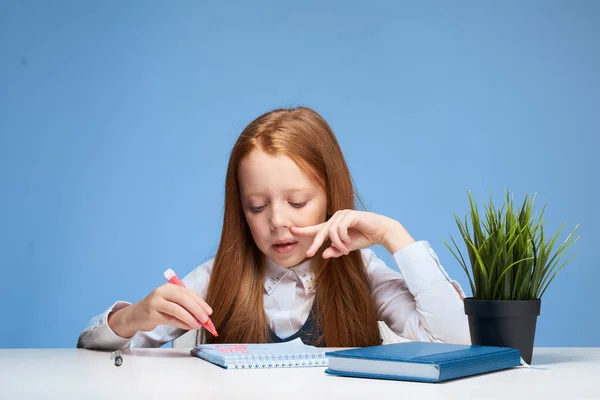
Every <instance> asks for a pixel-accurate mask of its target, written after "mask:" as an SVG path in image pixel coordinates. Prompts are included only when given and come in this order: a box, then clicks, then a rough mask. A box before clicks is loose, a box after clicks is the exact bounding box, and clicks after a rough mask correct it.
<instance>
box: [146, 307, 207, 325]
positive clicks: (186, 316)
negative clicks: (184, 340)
mask: <svg viewBox="0 0 600 400" xmlns="http://www.w3.org/2000/svg"><path fill="white" fill-rule="evenodd" d="M156 311H159V312H160V313H161V314H167V315H170V316H171V317H173V318H176V319H178V320H179V321H181V322H183V323H184V324H186V325H187V326H189V327H191V328H192V329H200V326H201V325H200V322H199V321H197V317H194V316H193V315H192V314H190V313H189V312H188V311H187V310H186V309H185V308H183V307H182V306H180V305H179V304H177V303H172V302H170V301H163V302H161V304H160V307H159V308H158V309H157V310H156Z"/></svg>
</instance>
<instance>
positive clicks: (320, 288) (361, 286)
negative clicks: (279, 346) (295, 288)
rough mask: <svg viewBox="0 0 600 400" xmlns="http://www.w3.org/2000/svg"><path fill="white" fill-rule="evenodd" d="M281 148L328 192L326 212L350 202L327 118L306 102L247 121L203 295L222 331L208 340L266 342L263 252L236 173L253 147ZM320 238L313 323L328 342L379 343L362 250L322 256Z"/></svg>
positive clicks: (347, 180)
mask: <svg viewBox="0 0 600 400" xmlns="http://www.w3.org/2000/svg"><path fill="white" fill-rule="evenodd" d="M256 149H260V150H262V151H264V152H266V153H267V154H271V155H285V156H287V157H289V158H291V159H292V160H294V161H295V162H296V163H297V164H298V166H299V167H300V168H301V169H302V170H303V171H304V172H305V173H306V174H307V175H308V176H309V177H310V178H311V179H313V180H314V181H315V182H317V183H318V184H319V185H321V187H323V189H324V190H325V193H326V194H327V198H328V213H329V214H330V215H331V214H333V213H335V212H336V211H338V210H343V209H354V208H355V191H354V187H353V184H352V178H351V176H350V172H349V170H348V167H347V165H346V161H345V159H344V156H343V154H342V151H341V149H340V146H339V144H338V142H337V140H336V138H335V136H334V134H333V131H332V130H331V128H330V126H329V124H327V122H326V121H325V120H324V119H323V118H322V117H321V116H320V115H319V114H318V113H317V112H315V111H314V110H312V109H309V108H306V107H298V108H292V109H278V110H274V111H271V112H268V113H266V114H263V115H261V116H260V117H258V118H257V119H255V120H254V121H252V122H251V123H250V124H249V125H248V126H247V127H246V128H245V129H244V131H243V132H242V134H241V135H240V137H239V138H238V140H237V142H236V143H235V145H234V147H233V149H232V151H231V155H230V159H229V165H228V168H227V176H226V179H225V210H224V218H223V228H222V232H221V241H220V244H219V248H218V250H217V254H216V256H215V260H214V265H213V271H212V275H211V278H210V283H209V286H208V293H207V296H206V301H207V303H208V304H210V305H211V307H212V308H213V314H212V316H211V319H212V321H213V322H214V324H215V326H216V328H217V330H218V331H219V336H218V337H216V338H214V337H212V336H207V337H206V340H207V342H209V343H264V342H268V341H269V339H270V334H269V325H268V322H267V317H266V315H265V312H264V308H263V307H264V305H263V282H264V273H265V272H264V270H265V268H264V266H265V260H264V255H263V254H262V252H261V251H260V250H259V249H258V247H257V246H256V244H255V243H254V240H253V239H252V235H251V232H250V228H249V226H248V224H247V222H246V219H245V216H244V212H243V208H242V204H241V200H240V190H239V185H238V179H237V173H238V168H239V165H240V162H241V160H242V159H243V158H244V157H246V156H247V155H248V154H249V153H250V152H252V151H253V150H256ZM329 244H330V243H325V244H324V245H323V246H322V247H321V249H320V251H319V252H318V253H317V254H316V255H315V256H314V257H313V260H312V262H313V268H314V271H315V284H316V299H315V312H316V316H317V318H316V320H317V324H318V325H319V326H320V327H321V329H322V332H323V336H324V337H323V339H324V341H325V343H326V345H327V346H328V347H363V346H372V345H377V344H381V336H380V334H379V328H378V325H377V315H376V311H375V305H374V301H373V298H372V296H371V291H370V288H369V281H368V278H367V273H366V268H365V265H364V262H363V260H362V256H361V253H360V251H353V252H351V253H350V254H348V255H344V256H342V257H338V258H330V259H323V258H322V257H321V254H322V252H323V250H324V249H325V248H327V246H329Z"/></svg>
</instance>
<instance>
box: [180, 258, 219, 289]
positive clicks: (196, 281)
mask: <svg viewBox="0 0 600 400" xmlns="http://www.w3.org/2000/svg"><path fill="white" fill-rule="evenodd" d="M214 262H215V259H214V258H211V259H209V260H207V261H205V262H203V263H202V264H200V265H199V266H197V267H196V268H194V269H193V270H192V271H191V272H190V273H189V274H187V275H186V276H185V277H184V278H183V279H182V281H183V283H184V284H185V285H186V286H187V287H188V288H190V289H192V290H194V291H196V292H199V293H203V292H205V291H206V288H207V286H208V281H209V280H210V275H211V274H212V270H213V265H214Z"/></svg>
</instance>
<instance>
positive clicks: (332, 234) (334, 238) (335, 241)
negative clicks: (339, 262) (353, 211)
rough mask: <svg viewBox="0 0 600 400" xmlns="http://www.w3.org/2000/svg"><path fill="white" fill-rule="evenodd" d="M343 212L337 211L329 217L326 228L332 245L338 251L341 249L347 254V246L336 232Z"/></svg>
mask: <svg viewBox="0 0 600 400" xmlns="http://www.w3.org/2000/svg"><path fill="white" fill-rule="evenodd" d="M344 215H345V212H344V211H343V212H339V213H336V214H335V215H334V216H333V218H331V224H330V225H329V228H328V229H327V233H328V235H329V238H330V239H331V243H332V245H333V246H334V247H336V248H337V249H338V250H339V251H341V252H342V253H344V254H348V253H349V252H350V250H349V249H348V246H346V245H345V244H344V243H343V242H342V239H340V235H339V233H338V226H339V222H340V220H342V219H343V218H344Z"/></svg>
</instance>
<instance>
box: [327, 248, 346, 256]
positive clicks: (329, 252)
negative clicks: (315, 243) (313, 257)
mask: <svg viewBox="0 0 600 400" xmlns="http://www.w3.org/2000/svg"><path fill="white" fill-rule="evenodd" d="M343 255H344V253H343V252H341V251H339V250H338V249H337V248H335V247H333V246H330V247H328V248H326V249H325V251H324V252H323V258H331V257H340V256H343Z"/></svg>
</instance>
